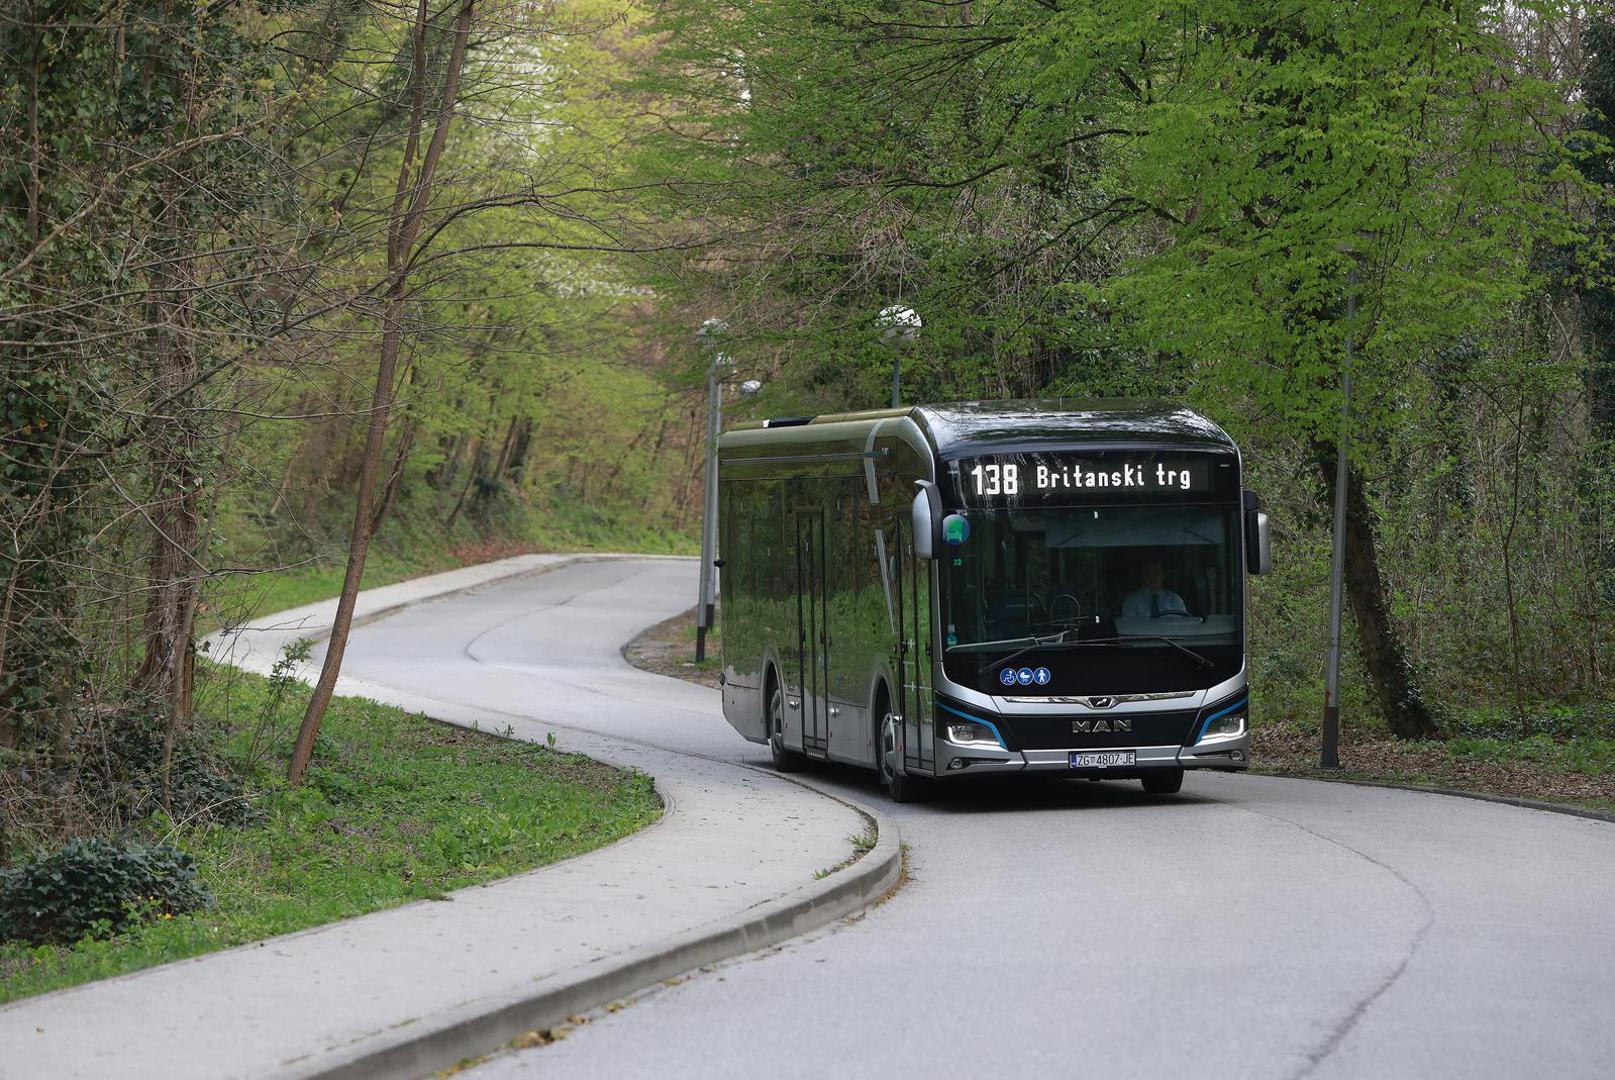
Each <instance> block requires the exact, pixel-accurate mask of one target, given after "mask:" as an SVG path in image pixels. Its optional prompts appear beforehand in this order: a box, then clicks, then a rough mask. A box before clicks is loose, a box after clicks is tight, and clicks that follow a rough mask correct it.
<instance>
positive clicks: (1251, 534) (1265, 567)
mask: <svg viewBox="0 0 1615 1080" xmlns="http://www.w3.org/2000/svg"><path fill="white" fill-rule="evenodd" d="M1245 548H1246V550H1245V566H1246V569H1248V570H1249V571H1250V572H1251V573H1253V574H1266V573H1268V572H1270V571H1271V570H1272V569H1273V530H1272V527H1271V526H1269V525H1268V522H1267V515H1266V514H1264V513H1262V512H1261V511H1260V510H1247V511H1245Z"/></svg>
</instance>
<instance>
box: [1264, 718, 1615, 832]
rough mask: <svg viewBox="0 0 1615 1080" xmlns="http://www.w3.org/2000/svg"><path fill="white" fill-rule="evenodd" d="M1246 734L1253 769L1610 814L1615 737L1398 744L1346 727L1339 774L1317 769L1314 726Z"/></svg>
mask: <svg viewBox="0 0 1615 1080" xmlns="http://www.w3.org/2000/svg"><path fill="white" fill-rule="evenodd" d="M1251 735H1252V745H1251V762H1252V771H1254V772H1259V773H1266V774H1269V775H1275V776H1301V777H1312V778H1319V779H1343V780H1366V781H1369V782H1371V783H1382V784H1405V785H1408V786H1410V787H1428V788H1450V789H1452V790H1455V791H1472V792H1478V793H1480V794H1485V795H1502V796H1505V797H1508V798H1515V799H1535V800H1540V801H1543V802H1553V803H1564V804H1565V805H1568V806H1579V807H1584V808H1587V809H1592V810H1603V811H1607V812H1615V738H1612V737H1609V736H1607V735H1604V734H1601V733H1595V732H1580V733H1576V734H1569V735H1549V734H1544V733H1538V734H1532V735H1521V736H1512V737H1507V736H1501V735H1496V734H1491V735H1467V734H1456V735H1454V736H1453V737H1452V738H1449V739H1444V740H1430V741H1420V742H1404V741H1401V740H1399V739H1394V738H1390V737H1389V736H1387V735H1386V734H1385V733H1384V732H1382V731H1376V730H1374V729H1372V728H1348V729H1347V730H1346V731H1344V732H1342V733H1341V739H1340V768H1339V769H1321V768H1319V767H1318V734H1317V729H1316V726H1315V725H1308V724H1304V723H1299V722H1297V721H1294V720H1280V721H1276V722H1275V721H1267V722H1259V723H1258V724H1256V726H1255V727H1254V728H1253V730H1252V733H1251Z"/></svg>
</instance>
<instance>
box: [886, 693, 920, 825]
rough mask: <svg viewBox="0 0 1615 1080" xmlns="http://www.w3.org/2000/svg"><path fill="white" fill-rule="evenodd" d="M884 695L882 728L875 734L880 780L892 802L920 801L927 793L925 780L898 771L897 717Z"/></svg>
mask: <svg viewBox="0 0 1615 1080" xmlns="http://www.w3.org/2000/svg"><path fill="white" fill-rule="evenodd" d="M884 697H885V695H884V694H882V701H881V723H880V730H879V731H878V732H877V733H876V735H875V765H876V768H877V769H878V770H879V772H880V781H881V783H882V784H884V785H886V794H888V795H890V796H891V798H892V802H894V803H911V802H919V801H920V799H921V798H923V797H924V795H925V781H924V780H922V779H920V778H919V777H917V776H910V775H908V774H907V773H904V772H898V771H897V736H896V730H895V729H896V723H897V718H896V717H895V716H893V715H892V714H891V711H890V710H889V709H887V708H886V707H885V701H884Z"/></svg>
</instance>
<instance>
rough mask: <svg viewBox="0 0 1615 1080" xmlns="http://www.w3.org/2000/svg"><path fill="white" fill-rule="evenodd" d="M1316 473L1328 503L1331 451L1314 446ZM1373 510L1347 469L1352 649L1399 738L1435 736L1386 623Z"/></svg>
mask: <svg viewBox="0 0 1615 1080" xmlns="http://www.w3.org/2000/svg"><path fill="white" fill-rule="evenodd" d="M1315 453H1316V457H1317V462H1318V470H1319V473H1320V474H1321V475H1322V477H1323V483H1324V490H1325V491H1326V492H1327V494H1328V496H1329V501H1330V502H1333V500H1334V487H1335V482H1334V481H1335V466H1334V462H1335V447H1334V444H1333V443H1320V444H1318V446H1317V447H1316V450H1315ZM1374 523H1375V520H1374V511H1373V508H1372V507H1370V506H1369V505H1368V498H1367V496H1366V495H1365V494H1364V493H1363V477H1362V473H1361V472H1360V471H1359V470H1358V469H1357V468H1356V466H1352V467H1351V468H1350V469H1348V471H1347V474H1346V582H1345V584H1346V595H1347V597H1348V599H1349V600H1350V601H1351V610H1352V615H1353V616H1354V617H1355V619H1356V621H1357V639H1358V647H1359V649H1360V650H1361V653H1362V657H1363V666H1364V667H1366V668H1367V669H1368V677H1369V681H1370V682H1371V683H1372V684H1373V686H1374V693H1375V696H1376V697H1377V698H1378V699H1379V706H1380V711H1381V712H1382V713H1384V714H1385V720H1386V722H1387V723H1388V724H1389V725H1390V728H1391V733H1392V734H1394V735H1395V736H1396V737H1397V738H1399V739H1433V738H1438V737H1439V736H1440V734H1441V729H1440V727H1439V726H1438V725H1437V723H1436V718H1435V715H1434V713H1433V712H1432V711H1431V709H1430V707H1429V705H1428V704H1427V703H1426V702H1425V700H1424V695H1423V694H1422V693H1421V692H1420V690H1419V686H1418V677H1417V674H1416V673H1415V672H1414V670H1413V663H1412V661H1411V660H1410V659H1409V658H1408V654H1407V648H1406V646H1405V645H1404V644H1403V642H1402V637H1401V635H1400V634H1398V633H1397V630H1396V626H1395V624H1393V623H1392V621H1391V610H1390V603H1389V600H1388V598H1387V597H1386V595H1385V581H1384V578H1383V577H1381V575H1380V569H1379V553H1378V550H1377V547H1376V542H1375V535H1374Z"/></svg>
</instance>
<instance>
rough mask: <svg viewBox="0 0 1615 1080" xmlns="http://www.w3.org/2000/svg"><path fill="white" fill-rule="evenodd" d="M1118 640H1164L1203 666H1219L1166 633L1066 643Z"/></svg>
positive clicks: (1101, 642) (1098, 643)
mask: <svg viewBox="0 0 1615 1080" xmlns="http://www.w3.org/2000/svg"><path fill="white" fill-rule="evenodd" d="M1118 641H1164V642H1166V643H1167V644H1168V645H1170V646H1172V647H1173V648H1174V649H1176V650H1178V652H1180V653H1182V654H1183V655H1184V656H1187V657H1188V658H1189V659H1190V660H1193V661H1194V662H1195V663H1197V664H1199V665H1200V666H1201V667H1203V668H1213V667H1216V666H1217V665H1216V664H1215V663H1214V662H1212V661H1211V660H1208V659H1207V658H1206V657H1204V656H1202V655H1201V654H1200V653H1197V652H1195V651H1194V650H1193V649H1191V648H1189V647H1188V646H1187V645H1181V644H1179V643H1178V642H1177V641H1176V640H1175V639H1173V638H1169V637H1167V636H1166V635H1165V634H1128V635H1126V636H1125V637H1096V638H1083V639H1082V640H1081V641H1070V642H1067V643H1066V644H1068V645H1109V644H1114V643H1115V642H1118Z"/></svg>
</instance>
